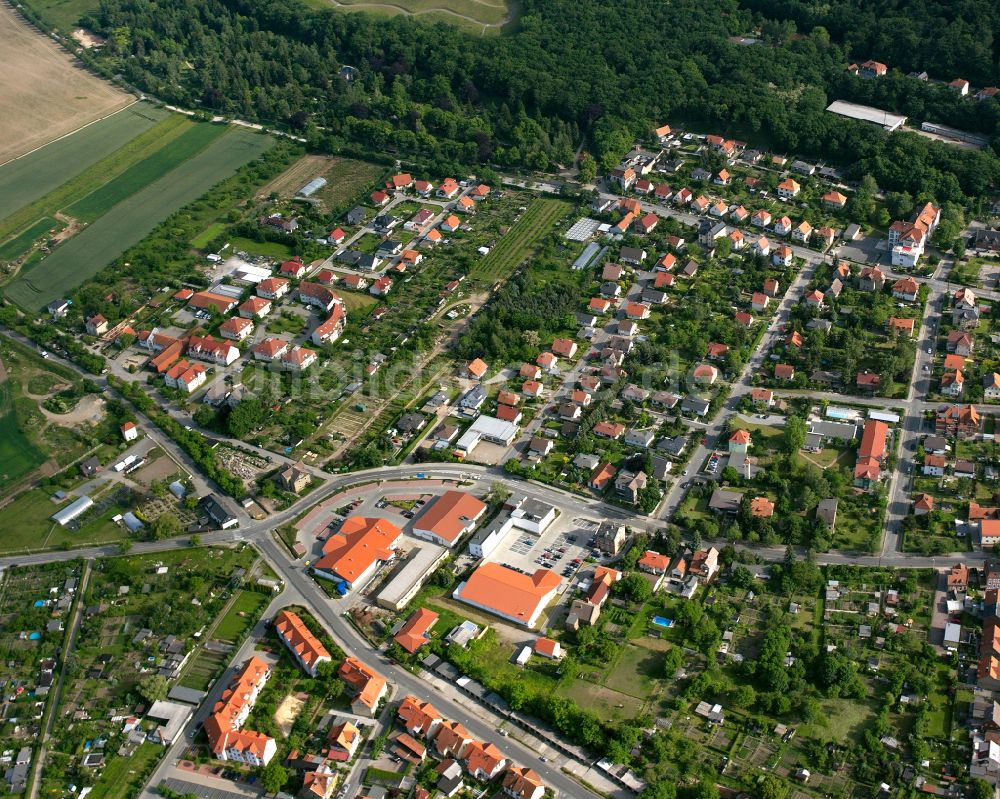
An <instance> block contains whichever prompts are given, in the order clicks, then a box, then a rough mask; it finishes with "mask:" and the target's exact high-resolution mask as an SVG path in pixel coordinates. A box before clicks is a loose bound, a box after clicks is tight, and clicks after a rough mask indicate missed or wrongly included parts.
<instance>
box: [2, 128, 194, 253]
mask: <svg viewBox="0 0 1000 799" xmlns="http://www.w3.org/2000/svg"><path fill="white" fill-rule="evenodd" d="M194 124H195V123H193V122H191V120H189V119H187V117H182V116H180V115H179V114H178V115H171V116H169V117H167V118H166V119H163V120H161V121H160V122H159V123H158V124H156V125H155V126H154V127H151V128H149V129H147V130H145V131H143V132H142V133H140V134H139V135H138V136H136V137H135V138H133V139H132V140H131V141H127V142H126V143H125V144H124V145H123V146H122V147H119V148H118V149H117V150H115V151H114V152H112V153H110V154H109V155H107V156H106V157H104V158H102V159H100V160H99V161H97V162H96V163H93V164H91V165H90V166H89V167H87V168H86V169H84V170H83V171H82V172H71V171H69V170H68V169H65V168H64V169H63V175H64V178H63V179H64V182H62V183H60V184H59V185H57V186H56V187H55V188H54V189H52V190H51V191H49V192H47V193H46V194H44V195H43V196H41V197H38V198H37V199H35V200H32V201H31V202H29V203H27V204H26V205H22V206H20V207H19V208H18V209H17V210H15V211H14V212H12V213H11V214H10V215H9V216H7V217H5V218H3V219H2V221H0V239H6V238H10V237H11V236H13V235H14V234H15V233H18V232H19V231H21V230H23V229H24V228H25V227H27V226H28V225H30V224H33V223H34V222H35V220H37V219H38V218H39V217H42V216H52V215H53V214H55V213H56V212H57V211H61V210H62V209H63V208H65V207H66V206H67V205H70V204H71V203H74V202H76V201H77V200H79V199H81V198H83V197H85V196H87V195H88V194H90V193H91V192H92V191H94V190H95V189H97V188H99V187H101V186H103V185H104V184H105V183H107V182H108V181H109V180H112V179H113V178H115V177H117V176H118V175H120V174H121V173H123V172H124V171H125V170H126V169H128V168H129V167H130V166H132V165H133V164H135V163H138V162H140V161H142V160H143V159H145V158H147V157H148V156H150V155H152V154H153V153H155V152H157V151H158V150H159V149H161V148H162V147H164V146H166V144H167V143H168V142H170V141H171V140H172V139H174V138H175V137H177V136H180V135H181V134H183V133H184V132H185V131H186V130H189V129H190V128H191V127H192V126H193V125H194ZM70 138H72V137H70ZM4 169H6V167H4ZM2 177H3V170H2V169H0V179H2ZM0 196H2V193H0Z"/></svg>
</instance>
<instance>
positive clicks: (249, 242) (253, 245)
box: [199, 236, 292, 258]
mask: <svg viewBox="0 0 1000 799" xmlns="http://www.w3.org/2000/svg"><path fill="white" fill-rule="evenodd" d="M199 238H201V237H200V236H199ZM229 247H230V249H231V250H232V251H233V252H246V253H249V254H250V255H263V256H265V257H267V258H291V257H292V249H291V247H289V246H288V245H287V244H282V243H281V242H280V241H254V240H253V239H245V238H243V237H242V236H236V237H235V238H232V239H230V240H229Z"/></svg>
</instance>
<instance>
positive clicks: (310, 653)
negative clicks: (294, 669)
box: [274, 610, 331, 677]
mask: <svg viewBox="0 0 1000 799" xmlns="http://www.w3.org/2000/svg"><path fill="white" fill-rule="evenodd" d="M274 630H275V632H276V633H278V638H280V639H281V640H282V641H283V642H284V644H285V646H287V647H288V648H289V650H291V653H292V655H293V656H294V657H295V660H296V661H297V662H298V664H299V665H300V666H301V667H302V669H303V670H304V671H305V672H306V674H308V675H309V676H310V677H315V676H316V671H317V669H318V668H319V665H320V664H321V663H329V662H330V661H331V658H330V653H329V652H328V651H327V649H326V647H325V646H323V644H322V643H321V642H320V640H319V639H318V638H317V637H316V636H315V635H313V634H312V631H311V630H310V629H309V628H308V627H306V625H305V622H303V621H302V619H300V618H299V617H298V616H297V615H296V614H294V613H291V612H290V611H287V610H283V611H281V612H280V613H279V614H278V615H277V616H275V617H274Z"/></svg>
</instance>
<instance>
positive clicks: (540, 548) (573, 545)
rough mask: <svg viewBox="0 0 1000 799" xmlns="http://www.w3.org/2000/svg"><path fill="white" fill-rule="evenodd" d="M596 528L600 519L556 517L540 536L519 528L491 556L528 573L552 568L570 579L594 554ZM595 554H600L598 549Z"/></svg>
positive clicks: (490, 558)
mask: <svg viewBox="0 0 1000 799" xmlns="http://www.w3.org/2000/svg"><path fill="white" fill-rule="evenodd" d="M591 525H592V526H591ZM596 530H597V523H596V522H590V521H589V520H584V519H573V520H567V521H566V522H562V521H561V519H556V520H555V521H554V522H553V523H552V524H551V525H550V526H549V528H548V529H547V530H546V531H545V532H543V533H542V534H541V535H540V536H536V535H534V534H533V533H529V532H526V531H524V530H518V529H516V528H515V529H514V530H512V531H511V532H510V533H509V534H508V535H507V537H506V538H505V539H504V540H503V541H501V542H500V545H499V546H498V547H497V548H496V550H495V551H494V552H493V554H492V555H490V557H489V558H487V560H490V561H493V562H495V563H502V564H503V565H505V566H510V567H512V568H514V569H518V570H520V571H523V572H526V573H528V574H532V573H534V572H535V571H536V570H538V569H548V570H550V571H553V572H555V573H556V574H558V575H559V576H560V577H562V578H564V579H566V580H569V579H571V578H572V577H573V576H574V575H575V574H576V572H577V571H579V570H580V568H581V566H582V565H583V563H584V561H585V560H586V558H587V557H590V556H591V554H592V550H591V548H590V546H589V544H590V542H591V541H592V540H593V534H594V532H595V531H596ZM593 554H594V556H595V557H598V556H599V555H600V553H599V552H597V551H596V550H593Z"/></svg>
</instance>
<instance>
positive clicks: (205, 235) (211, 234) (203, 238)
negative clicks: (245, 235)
mask: <svg viewBox="0 0 1000 799" xmlns="http://www.w3.org/2000/svg"><path fill="white" fill-rule="evenodd" d="M225 229H226V223H225V222H213V223H212V224H211V225H209V226H208V227H207V228H205V229H204V230H203V231H202V232H201V233H199V234H198V235H197V236H195V237H194V238H193V239H191V246H192V247H197V248H198V249H199V250H200V249H202V248H203V247H205V246H207V245H208V243H209V242H210V241H212V239H214V238H215V237H216V236H219V235H221V234H222V232H223V231H224V230H225Z"/></svg>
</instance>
